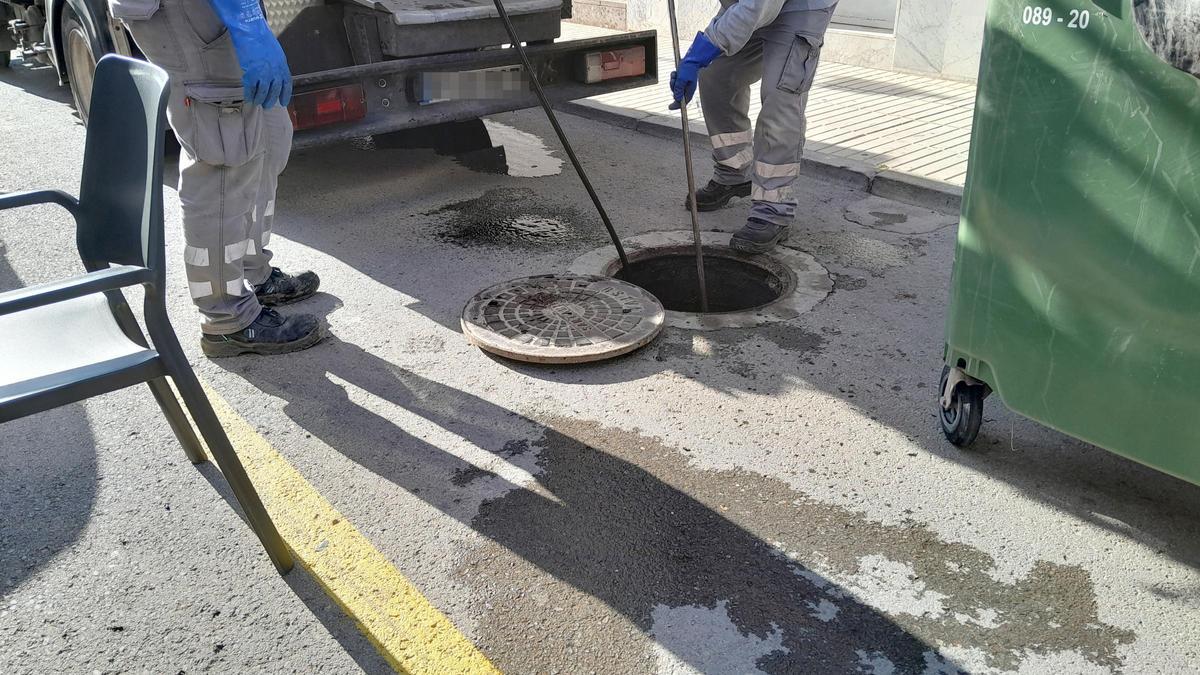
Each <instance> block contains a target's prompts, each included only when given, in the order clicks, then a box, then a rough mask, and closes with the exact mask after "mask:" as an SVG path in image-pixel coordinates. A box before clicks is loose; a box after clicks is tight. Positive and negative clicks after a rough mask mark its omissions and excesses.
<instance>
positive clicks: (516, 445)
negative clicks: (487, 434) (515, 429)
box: [500, 438, 529, 459]
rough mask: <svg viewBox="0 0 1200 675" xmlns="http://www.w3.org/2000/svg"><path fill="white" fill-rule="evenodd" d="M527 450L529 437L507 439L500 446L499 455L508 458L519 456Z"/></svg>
mask: <svg viewBox="0 0 1200 675" xmlns="http://www.w3.org/2000/svg"><path fill="white" fill-rule="evenodd" d="M527 452H529V439H527V438H522V439H519V440H511V441H507V442H505V444H504V447H502V448H500V456H502V457H505V458H508V459H512V458H513V457H519V456H521V455H523V454H525V453H527Z"/></svg>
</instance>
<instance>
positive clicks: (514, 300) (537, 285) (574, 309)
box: [462, 274, 665, 363]
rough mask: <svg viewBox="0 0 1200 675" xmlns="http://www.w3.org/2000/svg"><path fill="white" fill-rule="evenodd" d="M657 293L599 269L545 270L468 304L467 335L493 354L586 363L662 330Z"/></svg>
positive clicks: (482, 294) (625, 349)
mask: <svg viewBox="0 0 1200 675" xmlns="http://www.w3.org/2000/svg"><path fill="white" fill-rule="evenodd" d="M664 318H665V313H664V311H663V307H662V305H661V304H660V303H659V302H658V300H656V299H655V298H654V296H653V295H651V294H650V293H648V292H646V291H645V290H643V289H641V288H639V287H637V286H634V285H633V284H630V283H626V282H624V281H620V280H618V279H613V278H611V277H603V276H597V275H574V274H545V275H541V276H535V277H524V278H521V279H513V280H512V281H506V282H504V283H500V284H496V285H495V286H491V287H490V288H485V289H484V290H482V291H480V292H479V293H477V294H476V295H475V297H473V298H471V300H470V302H468V303H467V306H466V307H465V308H464V309H463V314H462V329H463V334H464V335H466V336H467V339H468V340H470V341H471V343H472V344H474V345H476V346H477V347H479V348H480V349H483V350H485V351H488V352H492V353H493V354H498V355H500V356H504V357H507V358H510V359H515V360H518V361H529V362H532V363H585V362H588V361H599V360H602V359H609V358H613V357H615V356H620V355H621V354H626V353H628V352H631V351H633V350H635V349H637V348H638V347H641V346H643V345H645V344H647V343H649V342H650V341H651V340H653V339H654V337H655V336H656V335H658V333H659V331H661V330H662V327H663V321H664Z"/></svg>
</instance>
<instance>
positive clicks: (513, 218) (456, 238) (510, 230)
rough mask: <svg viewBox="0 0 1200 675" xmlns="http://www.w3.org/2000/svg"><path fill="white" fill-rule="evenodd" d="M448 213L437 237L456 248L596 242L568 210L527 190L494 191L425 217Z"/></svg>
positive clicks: (575, 214)
mask: <svg viewBox="0 0 1200 675" xmlns="http://www.w3.org/2000/svg"><path fill="white" fill-rule="evenodd" d="M442 214H450V217H449V219H448V220H447V221H446V222H444V223H443V224H441V225H440V226H439V229H438V231H437V232H436V236H437V237H438V238H439V239H441V240H442V241H444V242H447V243H451V244H455V245H458V246H463V247H467V246H500V247H520V248H529V247H531V246H533V247H550V246H555V245H559V244H563V243H569V242H576V241H593V240H596V239H597V235H596V234H595V233H594V232H585V231H580V230H578V229H576V228H575V227H574V226H573V224H572V223H573V222H574V221H576V220H578V219H579V214H578V212H577V211H575V210H574V209H572V208H570V207H566V206H558V205H554V204H551V203H549V202H547V201H546V200H545V198H544V197H541V196H539V195H538V194H536V193H535V192H534V191H533V190H529V189H526V188H497V189H494V190H488V191H487V192H485V193H484V194H483V195H482V196H480V197H477V198H475V199H467V200H464V201H461V202H455V203H453V204H447V205H446V206H443V207H442V208H440V209H437V210H436V211H432V212H430V213H427V214H425V215H442Z"/></svg>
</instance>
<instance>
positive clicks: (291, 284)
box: [108, 0, 323, 357]
mask: <svg viewBox="0 0 1200 675" xmlns="http://www.w3.org/2000/svg"><path fill="white" fill-rule="evenodd" d="M108 2H109V9H110V11H111V13H112V16H113V17H114V18H116V19H118V20H120V21H121V22H122V23H123V24H124V25H125V27H126V28H127V29H128V31H129V33H130V34H131V35H132V36H133V39H134V41H135V42H136V43H137V45H138V47H139V48H140V49H141V51H142V53H143V54H145V55H146V58H147V59H149V60H150V62H152V63H154V64H155V65H157V66H159V67H161V68H163V69H164V70H166V71H167V73H168V74H169V75H170V78H171V95H170V99H169V101H168V103H167V118H168V120H169V121H170V123H171V127H172V128H173V129H174V131H175V135H176V137H177V138H178V139H179V144H180V145H181V146H182V150H183V151H182V153H181V154H180V159H179V200H180V202H181V205H182V208H183V231H184V239H185V246H184V263H185V265H184V267H185V270H186V273H187V280H188V289H189V291H190V294H191V297H192V300H193V302H195V304H196V306H197V307H198V308H199V310H200V313H201V315H202V317H203V318H202V321H201V327H200V329H201V333H202V336H201V341H200V345H201V348H202V349H203V351H204V353H205V354H206V355H208V356H209V357H221V356H234V355H237V354H244V353H256V354H283V353H286V352H291V351H295V350H297V349H304V348H305V347H309V346H311V345H313V344H316V343H317V342H319V341H320V340H321V338H322V335H323V333H322V328H321V324H320V321H319V320H318V319H317V318H316V317H315V316H312V315H311V314H294V315H291V316H283V315H281V314H280V313H278V312H277V311H276V310H274V309H272V307H273V306H276V305H282V304H287V303H291V302H296V301H299V300H303V299H304V298H307V297H309V296H311V295H313V294H314V293H316V291H317V287H318V285H319V284H320V280H319V279H318V278H317V275H315V274H313V273H312V272H304V273H302V274H299V275H296V276H292V275H290V274H286V273H284V272H283V271H282V270H280V269H279V268H277V267H274V266H272V265H271V251H270V249H268V248H267V246H268V244H269V243H270V238H271V225H272V222H273V220H274V215H275V190H276V185H277V181H278V177H279V174H280V172H282V171H283V168H284V166H285V165H286V164H287V160H288V155H289V154H290V152H291V146H292V122H291V118H290V116H289V114H288V111H287V104H288V100H289V99H290V98H291V88H292V84H291V73H290V70H289V68H288V64H287V59H286V57H285V56H284V54H283V48H282V47H280V45H279V42H278V40H276V38H275V36H274V34H273V33H272V32H271V29H270V27H269V26H268V25H267V21H266V17H265V16H264V15H263V11H262V8H261V6H260V5H259V0H108Z"/></svg>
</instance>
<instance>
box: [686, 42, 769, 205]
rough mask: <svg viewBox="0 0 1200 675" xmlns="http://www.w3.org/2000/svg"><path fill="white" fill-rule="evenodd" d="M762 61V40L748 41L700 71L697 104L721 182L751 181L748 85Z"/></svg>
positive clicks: (715, 178)
mask: <svg viewBox="0 0 1200 675" xmlns="http://www.w3.org/2000/svg"><path fill="white" fill-rule="evenodd" d="M761 61H762V43H761V41H760V40H751V41H750V43H749V44H747V45H746V47H745V48H744V49H742V51H740V52H738V53H737V54H734V55H733V56H721V57H718V58H717V60H715V61H713V62H712V64H711V65H709V66H708V67H707V68H705V69H703V70H701V71H700V106H701V107H702V108H703V110H704V123H705V124H706V125H707V126H708V135H709V139H710V140H711V141H712V146H713V180H715V181H716V182H718V183H720V184H722V185H736V184H738V183H745V182H746V181H748V180H750V167H751V166H752V165H753V163H754V153H753V150H752V143H753V141H754V135H753V133H752V132H751V131H750V85H752V84H754V83H755V82H756V81H758V79H759V77H760V76H761V75H762V66H761Z"/></svg>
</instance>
